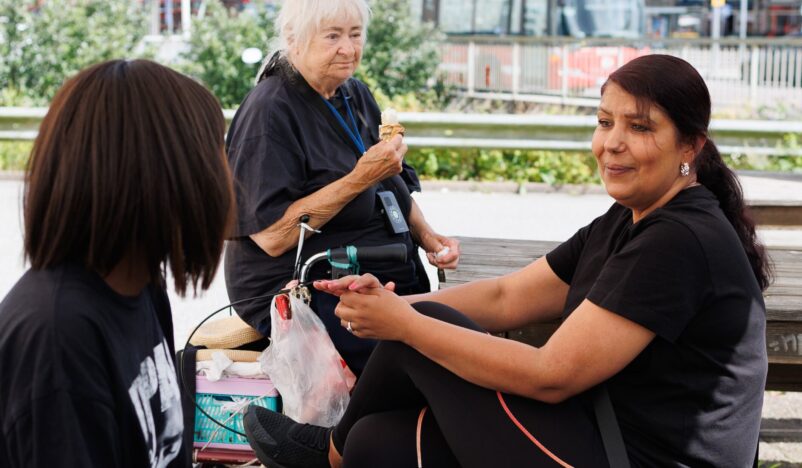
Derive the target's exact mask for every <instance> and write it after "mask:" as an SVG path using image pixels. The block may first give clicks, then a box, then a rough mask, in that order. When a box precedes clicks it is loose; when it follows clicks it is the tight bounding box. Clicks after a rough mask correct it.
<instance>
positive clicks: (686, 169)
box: [679, 162, 691, 177]
mask: <svg viewBox="0 0 802 468" xmlns="http://www.w3.org/2000/svg"><path fill="white" fill-rule="evenodd" d="M679 173H680V174H682V177H688V176H689V175H690V174H691V165H690V164H688V163H686V162H684V163H682V164H680V165H679Z"/></svg>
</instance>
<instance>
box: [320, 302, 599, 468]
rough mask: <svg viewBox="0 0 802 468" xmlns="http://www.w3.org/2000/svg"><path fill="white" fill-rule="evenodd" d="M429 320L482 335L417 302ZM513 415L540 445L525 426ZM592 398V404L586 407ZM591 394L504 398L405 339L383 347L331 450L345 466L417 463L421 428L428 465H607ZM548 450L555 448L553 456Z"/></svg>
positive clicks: (444, 310)
mask: <svg viewBox="0 0 802 468" xmlns="http://www.w3.org/2000/svg"><path fill="white" fill-rule="evenodd" d="M415 308H416V309H417V310H418V311H419V312H421V313H423V314H426V315H429V316H431V317H434V318H437V319H439V320H443V321H445V322H449V323H453V324H456V325H459V326H462V327H465V328H470V329H473V330H480V331H481V328H480V327H479V326H477V325H476V324H475V323H473V322H472V321H471V320H470V319H468V318H467V317H465V316H464V315H462V314H461V313H459V312H457V311H456V310H454V309H451V308H450V307H447V306H444V305H442V304H438V303H434V302H422V303H418V304H415ZM500 398H501V399H503V401H504V403H506V405H507V406H508V408H509V410H510V412H511V413H512V415H514V417H515V418H516V419H517V420H518V421H520V423H521V424H522V425H523V426H524V427H525V428H526V430H527V431H528V432H529V433H530V434H531V435H532V436H533V438H534V439H536V440H537V442H538V443H539V444H541V446H542V447H538V445H536V444H535V442H533V441H532V440H531V439H530V438H529V437H528V436H527V435H525V434H524V432H523V431H522V430H521V429H519V428H518V427H517V426H516V425H515V423H514V422H513V419H512V418H511V417H510V415H509V414H508V413H507V412H506V411H505V409H504V407H503V406H502V402H501V401H500ZM586 400H587V401H586ZM589 401H590V400H589V399H587V398H585V397H584V396H577V397H574V398H570V399H568V400H566V401H564V402H562V403H559V404H548V403H542V402H539V401H536V400H532V399H529V398H524V397H519V396H515V395H507V394H499V393H497V392H495V391H493V390H489V389H487V388H483V387H479V386H477V385H474V384H472V383H469V382H467V381H466V380H463V379H462V378H460V377H457V376H456V375H455V374H453V373H451V372H450V371H448V370H446V369H445V368H443V367H441V366H440V365H439V364H437V363H435V362H433V361H431V360H429V359H428V358H426V357H424V356H423V355H422V354H420V353H419V352H417V351H415V350H414V349H412V348H410V347H409V346H406V345H404V344H402V343H399V342H390V341H387V342H381V343H380V344H379V345H378V346H377V347H376V350H375V351H374V352H373V354H372V356H371V357H370V360H369V361H368V363H367V367H366V368H365V371H364V373H363V374H362V376H361V377H360V379H359V383H358V384H357V386H356V388H355V390H354V394H353V396H352V398H351V403H350V404H349V405H348V409H347V410H346V412H345V415H343V419H342V420H341V421H340V423H339V424H338V425H337V426H336V427H335V429H334V434H333V440H334V446H335V447H336V448H337V450H338V451H339V452H340V453H342V454H343V464H344V465H343V466H344V467H345V468H359V467H378V466H381V467H386V468H392V467H415V466H418V465H417V463H418V461H417V453H418V452H417V449H416V429H417V423H418V418H419V415H420V412H421V409H422V408H424V407H427V406H428V408H429V409H428V410H427V411H426V412H425V414H424V416H423V424H422V430H421V455H422V466H424V467H426V468H428V467H450V466H464V467H474V466H475V467H483V468H488V467H505V466H509V467H529V466H545V467H552V466H561V465H560V462H558V461H555V458H556V459H559V460H561V461H562V462H564V463H565V465H563V466H566V465H570V466H577V467H607V459H606V457H605V453H604V447H603V445H602V442H601V436H600V435H599V431H598V430H597V428H596V423H595V417H594V415H593V407H592V405H591V404H590V403H589ZM546 451H550V452H551V454H552V455H553V457H552V456H549V455H548V454H547V453H546Z"/></svg>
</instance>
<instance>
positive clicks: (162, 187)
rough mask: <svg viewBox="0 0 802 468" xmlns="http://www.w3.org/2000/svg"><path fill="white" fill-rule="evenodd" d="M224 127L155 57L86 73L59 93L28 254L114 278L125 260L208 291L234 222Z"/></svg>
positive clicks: (210, 103)
mask: <svg viewBox="0 0 802 468" xmlns="http://www.w3.org/2000/svg"><path fill="white" fill-rule="evenodd" d="M224 133H225V121H224V120H223V112H222V110H221V108H220V104H219V103H218V102H217V99H216V98H215V97H214V96H213V95H212V93H210V92H209V91H208V90H206V89H205V88H204V87H203V86H201V85H200V84H198V83H196V82H195V81H193V80H192V79H190V78H188V77H186V76H184V75H181V74H180V73H177V72H175V71H173V70H170V69H169V68H167V67H164V66H162V65H159V64H157V63H155V62H150V61H147V60H134V61H124V60H114V61H109V62H104V63H101V64H98V65H94V66H92V67H90V68H87V69H85V70H83V71H81V72H80V73H78V74H77V75H76V76H75V77H73V78H71V79H70V80H68V81H67V82H66V83H64V85H63V86H62V87H61V89H60V90H59V91H58V92H57V93H56V96H55V97H54V98H53V102H52V103H51V105H50V109H49V110H48V112H47V115H46V116H45V118H44V119H43V120H42V124H41V126H40V129H39V135H38V136H37V138H36V141H35V142H34V145H33V151H32V153H31V159H30V161H29V163H28V168H27V171H26V176H25V195H24V205H25V206H24V212H25V255H26V257H27V258H28V259H29V260H30V261H31V267H32V268H34V269H42V268H49V267H53V266H56V265H59V264H61V263H64V262H76V263H79V264H82V265H84V266H85V267H86V268H88V269H90V270H94V271H96V272H98V273H99V274H102V275H104V274H107V273H109V272H110V271H111V270H112V268H113V267H115V266H116V265H117V264H118V263H119V262H120V261H121V260H123V258H124V256H125V255H129V254H130V255H133V256H135V257H136V258H141V259H143V260H144V262H145V265H146V267H147V269H148V271H149V274H150V279H151V281H158V280H160V278H161V272H162V270H163V268H164V266H165V265H166V264H168V263H169V266H170V270H171V272H172V275H173V278H174V279H175V288H176V291H177V292H178V293H180V294H183V293H184V292H185V291H186V287H187V284H192V285H193V287H195V288H196V289H197V287H198V284H200V286H201V287H202V288H204V289H205V288H207V287H208V286H209V285H210V284H211V281H212V279H213V277H214V273H215V271H216V269H217V266H218V262H219V260H220V254H221V252H222V249H223V241H224V239H225V236H226V234H227V230H228V229H230V226H231V224H232V222H233V219H232V218H233V213H234V210H233V206H234V196H233V192H232V187H231V175H230V173H229V170H228V164H227V163H226V161H225V155H224V153H223V136H224Z"/></svg>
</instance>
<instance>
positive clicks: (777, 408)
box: [0, 176, 802, 466]
mask: <svg viewBox="0 0 802 468" xmlns="http://www.w3.org/2000/svg"><path fill="white" fill-rule="evenodd" d="M742 182H743V184H744V188H745V193H746V195H747V197H750V198H754V199H764V200H765V199H798V200H802V181H799V180H788V179H786V178H783V177H754V176H744V177H742ZM21 187H22V185H21V182H20V181H19V180H18V179H14V178H10V179H6V180H2V179H0V245H1V246H2V247H0V264H2V265H3V266H4V268H3V269H2V270H0V294H2V295H5V294H6V292H7V291H8V289H9V288H11V286H12V285H13V284H14V282H15V281H16V280H17V278H18V277H19V276H20V274H21V273H22V272H23V271H24V266H23V263H22V253H21V252H22V234H21V232H22V229H21V226H22V220H21V214H20V205H21V201H20V199H21V196H20V195H21ZM482 187H485V188H487V187H490V186H488V185H483V186H482ZM464 188H465V184H435V183H428V184H425V185H424V193H422V194H416V196H415V198H416V200H417V201H418V203H419V204H420V206H421V208H422V209H423V212H424V213H425V214H426V217H427V219H428V220H429V222H430V223H431V224H432V226H433V227H434V228H435V229H436V230H438V231H440V232H441V233H443V234H447V235H462V236H477V237H503V238H517V239H541V240H562V239H565V238H567V237H568V236H570V235H571V234H573V233H574V232H575V231H576V230H577V229H578V228H580V227H581V226H583V225H585V224H586V223H588V222H589V221H590V220H592V219H593V218H595V217H596V216H598V215H600V214H601V213H603V212H604V211H605V210H606V208H607V207H608V206H609V205H610V203H611V200H610V199H609V198H608V197H607V195H606V194H604V193H603V191H600V190H598V189H595V190H590V191H589V193H584V194H580V193H579V192H580V191H579V190H576V189H568V190H563V191H556V192H555V191H553V190H550V189H548V188H544V187H542V186H535V187H530V188H529V190H528V192H527V194H525V195H518V194H515V193H501V192H490V193H487V192H482V191H473V192H464V191H462V189H464ZM492 188H494V189H495V190H509V188H508V186H504V185H499V186H495V187H492ZM572 192H574V193H572ZM760 234H761V237H762V238H763V239H764V241H765V242H767V243H768V244H770V245H783V246H796V247H800V248H802V231H800V230H777V231H761V233H760ZM171 296H172V300H173V308H174V315H175V326H176V335H177V336H176V341H177V343H178V346H179V347H183V341H184V340H186V337H187V335H188V333H189V332H190V330H191V328H192V326H193V325H194V324H196V323H198V322H199V321H200V319H201V318H203V317H205V316H206V315H208V314H209V313H210V312H212V311H213V310H215V309H217V308H219V307H221V306H223V305H225V304H227V303H228V298H227V294H226V291H225V285H224V284H223V278H222V274H219V275H218V276H217V278H216V279H215V281H214V283H213V284H212V286H211V288H210V289H209V291H207V292H205V293H203V294H201V295H200V296H198V297H192V298H183V299H182V298H177V297H175V295H174V294H172V293H171ZM764 414H765V415H766V417H774V418H776V417H783V418H795V419H797V420H802V394H781V393H776V392H767V394H766V403H765V406H764ZM761 459H764V460H775V461H786V462H791V463H799V464H800V466H802V444H781V443H775V444H761Z"/></svg>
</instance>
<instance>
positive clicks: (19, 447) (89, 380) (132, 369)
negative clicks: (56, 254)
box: [0, 265, 190, 467]
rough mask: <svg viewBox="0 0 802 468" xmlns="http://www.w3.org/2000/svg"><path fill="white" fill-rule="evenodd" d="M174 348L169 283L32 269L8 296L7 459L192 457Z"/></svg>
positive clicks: (3, 414)
mask: <svg viewBox="0 0 802 468" xmlns="http://www.w3.org/2000/svg"><path fill="white" fill-rule="evenodd" d="M173 355H174V353H173V346H172V325H171V320H170V307H169V303H168V302H167V297H166V294H165V292H164V290H163V289H162V288H160V287H156V286H149V287H147V288H146V289H145V290H143V291H142V293H141V294H140V295H139V296H137V297H123V296H120V295H119V294H117V293H116V292H114V291H113V290H112V289H111V288H110V287H109V286H108V285H107V284H106V283H105V282H104V281H103V280H102V279H101V278H100V277H99V276H98V275H97V274H95V273H93V272H90V271H87V270H86V269H84V268H82V267H80V266H77V265H64V266H61V267H57V268H53V269H47V270H40V271H34V270H30V271H28V272H26V273H25V275H23V277H22V278H21V279H20V280H19V282H17V284H16V285H15V286H14V288H13V289H12V290H11V292H10V293H9V294H8V296H6V298H5V299H4V300H3V302H2V303H1V304H0V376H2V378H0V422H1V424H2V427H0V429H2V441H0V466H3V467H22V466H25V467H54V466H59V467H73V466H74V467H145V466H148V467H179V466H180V467H186V466H189V464H190V462H189V455H188V453H186V451H185V450H182V436H183V432H184V427H183V426H184V424H183V419H182V411H181V402H180V394H179V387H178V384H177V381H176V374H175V367H174V363H173V358H172V356H173Z"/></svg>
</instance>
